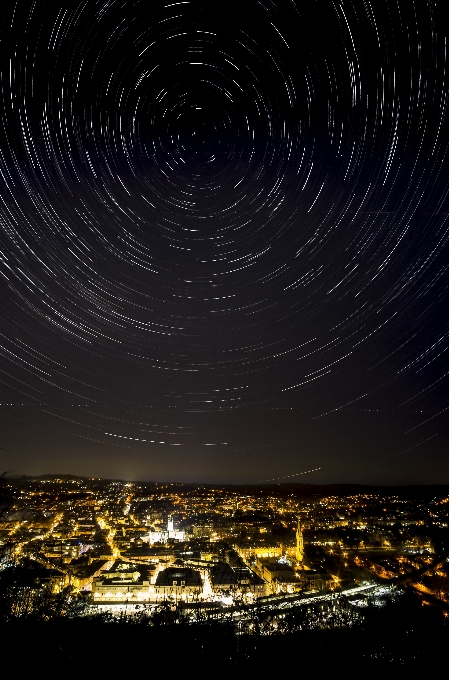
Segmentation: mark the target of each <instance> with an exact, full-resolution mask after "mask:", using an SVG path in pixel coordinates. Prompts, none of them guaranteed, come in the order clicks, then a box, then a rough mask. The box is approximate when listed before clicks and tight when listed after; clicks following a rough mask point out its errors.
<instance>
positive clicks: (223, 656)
mask: <svg viewBox="0 0 449 680" xmlns="http://www.w3.org/2000/svg"><path fill="white" fill-rule="evenodd" d="M290 631H291V632H288V631H287V632H285V633H283V634H276V633H274V634H273V633H272V634H270V635H266V634H263V626H261V627H259V629H258V630H257V629H256V630H255V632H253V633H252V634H248V633H245V634H236V630H235V627H234V625H232V624H217V623H207V622H204V623H202V624H183V623H173V622H168V621H164V620H161V621H160V622H159V623H157V622H155V621H153V622H152V623H151V625H149V624H148V621H146V622H145V621H144V620H141V621H140V622H136V621H135V622H125V621H115V622H114V621H107V620H104V619H103V620H102V619H99V618H97V617H91V618H71V619H70V618H65V617H61V618H53V619H52V620H50V621H42V620H40V621H36V620H33V618H32V617H27V618H22V619H21V618H16V619H14V620H10V621H9V622H7V623H2V624H1V626H0V635H1V638H0V639H1V642H2V650H3V662H4V664H5V665H6V666H7V667H9V668H10V670H11V671H12V670H13V671H14V675H16V677H25V674H28V673H30V674H32V675H33V676H34V677H50V678H53V677H55V678H56V677H74V676H75V675H77V676H79V677H87V678H90V677H106V676H108V677H109V676H111V677H112V674H113V675H114V676H116V675H117V674H121V675H124V674H126V676H128V675H135V673H136V672H138V673H139V674H140V673H141V672H144V673H145V675H148V676H153V677H154V676H159V675H161V674H162V675H164V676H166V675H167V674H169V675H170V676H172V675H174V674H176V675H178V676H181V677H182V676H184V677H193V676H194V675H198V676H201V675H203V676H204V675H205V674H206V675H207V676H208V677H212V675H214V674H215V673H218V675H219V676H220V677H222V676H223V672H225V671H230V672H238V673H239V674H240V673H243V672H244V673H245V675H246V674H247V673H248V674H250V673H254V672H257V673H263V674H264V676H266V675H267V674H269V673H270V674H271V673H276V674H278V673H279V672H282V673H283V672H288V673H291V672H294V673H302V672H307V673H310V672H312V673H314V675H315V677H322V674H323V673H324V672H334V673H335V672H339V673H341V672H342V671H343V670H344V671H345V673H346V672H349V673H350V674H351V675H353V674H354V673H357V674H359V673H360V672H361V673H363V672H364V671H365V670H367V669H377V670H379V671H390V670H391V671H392V672H397V671H398V670H399V669H403V670H404V671H411V670H412V669H413V671H414V673H416V672H417V671H418V670H422V671H427V672H428V671H429V670H430V669H432V670H437V669H438V668H440V669H441V668H444V667H445V666H446V663H447V645H448V641H449V619H448V618H446V617H445V616H444V615H443V613H442V612H441V610H440V609H438V608H436V607H430V606H423V605H422V604H421V602H420V601H419V600H418V599H417V598H416V597H415V596H412V595H407V594H406V595H404V596H403V597H402V598H400V600H398V601H396V602H394V603H391V604H389V605H386V606H384V607H382V608H376V607H373V608H371V609H369V610H368V611H366V612H365V615H364V620H363V621H361V622H360V624H357V625H354V626H352V627H343V628H334V629H327V630H310V629H307V622H306V621H302V622H301V628H298V626H296V630H295V622H294V621H292V622H291V626H290ZM414 673H413V674H414ZM167 677H168V676H167ZM248 677H249V675H248Z"/></svg>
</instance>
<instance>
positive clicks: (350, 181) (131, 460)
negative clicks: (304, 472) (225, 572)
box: [0, 0, 449, 482]
mask: <svg viewBox="0 0 449 680" xmlns="http://www.w3.org/2000/svg"><path fill="white" fill-rule="evenodd" d="M443 9H444V8H442V6H441V3H439V2H430V1H429V2H426V1H424V0H416V1H415V2H412V1H410V0H407V1H405V0H398V1H393V0H380V1H379V2H376V3H373V2H369V1H362V0H354V2H349V1H343V2H340V3H334V2H322V3H312V2H311V3H302V2H294V1H292V2H287V1H285V2H271V1H268V0H266V1H260V2H256V1H253V0H251V1H249V2H247V3H207V2H177V3H168V2H167V3H162V2H154V3H150V4H148V3H144V2H139V1H135V2H116V1H114V0H110V1H106V2H95V1H92V2H87V3H72V4H71V5H70V7H64V8H61V9H58V8H57V7H56V8H55V7H54V5H53V3H49V2H45V1H43V0H37V1H36V2H25V1H23V0H18V2H17V3H15V4H14V6H12V5H11V6H10V7H6V8H3V9H2V13H3V14H2V21H1V27H2V28H1V33H2V36H1V47H0V69H1V74H0V75H1V83H0V92H1V94H0V119H1V126H0V182H1V192H0V199H1V203H0V226H1V232H2V238H1V254H0V257H1V259H0V274H1V284H0V285H1V295H2V300H3V303H2V306H3V323H2V328H1V347H2V349H1V352H2V364H1V368H2V374H1V380H2V386H3V389H2V407H1V409H2V411H1V412H2V429H3V432H4V445H5V448H6V450H7V451H8V456H9V458H8V466H9V467H17V468H18V469H20V470H21V471H33V472H47V471H57V472H64V471H73V472H78V473H82V472H86V473H87V474H97V475H103V476H106V475H110V476H127V477H128V478H140V479H145V478H146V479H156V478H157V479H173V480H175V479H176V480H181V481H182V480H199V481H201V480H209V481H211V480H217V481H257V480H258V479H261V478H265V477H266V478H270V479H274V478H276V479H288V478H290V477H295V475H297V473H296V470H298V469H300V470H301V469H313V470H319V472H318V473H314V475H313V481H320V480H326V481H384V482H398V481H399V482H400V481H441V479H442V477H444V476H445V475H447V473H448V472H449V469H448V462H447V460H446V456H445V451H446V446H447V426H446V427H445V423H446V422H447V409H448V408H449V404H448V402H447V391H446V384H447V373H448V369H447V353H446V350H447V348H448V333H449V329H448V325H447V321H446V317H447V314H445V312H444V306H445V302H446V297H447V284H448V277H447V266H448V248H447V241H448V237H449V226H448V187H449V185H448V181H447V179H448V170H449V161H448V158H447V145H448V139H449V134H448V133H449V128H448V120H447V105H448V74H447V31H446V30H445V22H444V20H443V18H442V11H443Z"/></svg>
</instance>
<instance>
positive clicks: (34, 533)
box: [0, 476, 449, 615]
mask: <svg viewBox="0 0 449 680" xmlns="http://www.w3.org/2000/svg"><path fill="white" fill-rule="evenodd" d="M5 490H6V491H7V497H8V499H9V501H8V503H6V504H5V508H4V510H3V512H2V516H1V518H0V519H1V522H0V544H1V545H0V549H1V556H2V557H1V559H2V563H1V568H3V569H4V568H5V566H7V565H8V564H11V562H12V561H16V562H17V561H20V562H21V564H22V565H28V566H29V567H30V569H31V568H32V569H33V570H35V574H36V575H37V580H36V579H35V581H36V582H37V583H39V584H43V583H46V584H49V585H50V586H51V588H52V589H53V590H54V591H56V592H57V591H58V590H61V589H63V588H66V587H68V586H70V587H71V588H72V590H73V591H74V592H78V593H80V594H82V595H83V596H84V597H86V598H88V600H89V602H90V604H91V606H92V607H94V608H97V609H98V611H99V612H101V611H108V612H112V613H114V612H123V611H126V612H132V611H135V610H136V608H137V609H138V608H139V607H141V606H142V605H151V604H155V603H160V602H166V601H169V602H176V603H180V604H181V605H182V606H184V607H185V608H186V609H188V608H189V607H190V608H194V607H198V605H199V604H202V605H203V606H209V607H212V606H215V607H220V608H222V609H225V608H226V607H235V606H236V605H237V604H242V603H243V604H247V605H251V604H254V603H255V602H262V601H263V602H269V603H271V606H275V605H276V603H279V602H285V601H292V602H298V601H301V599H304V598H308V599H310V598H313V597H322V596H324V595H327V596H332V594H336V593H342V592H343V593H348V594H349V595H351V596H352V597H353V598H356V599H360V597H361V594H362V593H364V594H365V595H366V594H367V593H368V592H370V591H372V589H373V588H379V587H382V586H383V587H384V588H392V587H396V586H398V585H401V584H402V585H403V586H404V587H405V586H406V587H408V588H409V589H412V590H413V592H415V593H416V595H417V596H418V597H419V598H421V599H422V602H423V603H425V604H430V605H433V606H436V607H439V608H440V609H441V610H442V612H443V614H445V615H447V614H448V613H449V568H448V566H449V565H448V562H447V559H446V551H447V548H448V546H447V533H448V531H447V530H448V525H449V493H448V488H447V487H445V486H441V487H438V488H436V490H435V491H434V492H432V493H434V496H433V497H432V498H430V499H429V498H426V499H420V498H419V492H416V493H415V494H413V493H411V492H410V491H409V492H408V494H407V493H405V494H401V493H399V492H396V491H397V490H394V493H392V494H391V495H389V494H387V493H386V490H385V489H384V490H383V492H382V494H381V493H379V492H378V490H376V491H374V490H373V491H372V493H369V492H368V491H369V490H368V489H361V490H360V489H354V490H351V489H346V491H345V492H344V493H343V492H341V490H339V489H337V488H336V491H335V492H334V493H333V494H332V495H326V491H327V490H326V489H324V490H321V492H317V490H316V489H315V488H314V487H313V485H303V486H302V487H299V486H298V485H288V484H285V485H277V486H258V487H235V486H234V487H232V486H220V485H216V486H211V485H199V484H198V485H192V484H174V483H156V482H154V483H153V482H147V483H144V482H141V483H131V482H126V481H118V480H102V479H94V478H79V477H70V476H63V477H59V478H58V477H57V476H47V477H39V478H31V477H23V478H20V479H19V478H10V479H8V480H7V482H6V484H5Z"/></svg>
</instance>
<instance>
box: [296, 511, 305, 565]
mask: <svg viewBox="0 0 449 680" xmlns="http://www.w3.org/2000/svg"><path fill="white" fill-rule="evenodd" d="M303 560H304V536H303V535H302V529H301V520H300V519H299V517H298V526H297V527H296V561H297V562H301V563H302V562H303Z"/></svg>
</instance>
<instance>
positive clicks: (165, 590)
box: [154, 564, 203, 598]
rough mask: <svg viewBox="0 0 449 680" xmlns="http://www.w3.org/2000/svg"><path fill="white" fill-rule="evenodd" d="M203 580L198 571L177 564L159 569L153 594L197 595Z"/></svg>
mask: <svg viewBox="0 0 449 680" xmlns="http://www.w3.org/2000/svg"><path fill="white" fill-rule="evenodd" d="M202 590H203V581H202V580H201V575H200V572H199V571H196V570H195V569H191V568H190V567H185V566H184V565H183V564H178V565H176V566H173V567H168V568H167V569H164V570H163V571H160V572H159V574H158V575H157V579H156V583H155V585H154V592H155V595H156V596H157V597H159V598H161V597H171V596H172V595H174V596H175V597H186V596H193V595H199V594H200V593H201V592H202Z"/></svg>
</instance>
